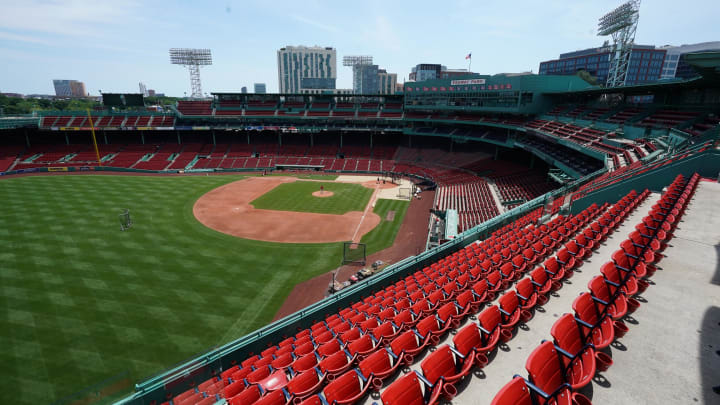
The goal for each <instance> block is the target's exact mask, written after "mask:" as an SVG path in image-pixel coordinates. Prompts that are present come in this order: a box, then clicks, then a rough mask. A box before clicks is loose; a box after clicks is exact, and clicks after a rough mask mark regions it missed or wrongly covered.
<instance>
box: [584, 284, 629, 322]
mask: <svg viewBox="0 0 720 405" xmlns="http://www.w3.org/2000/svg"><path fill="white" fill-rule="evenodd" d="M588 288H589V289H590V294H592V298H593V301H595V302H596V303H599V304H601V305H602V306H603V309H606V310H607V313H608V315H610V316H611V317H612V318H613V319H620V318H622V317H623V316H625V314H627V311H628V303H627V299H626V297H625V295H624V294H622V292H621V290H619V289H618V288H616V287H615V286H612V285H610V284H608V283H606V282H605V279H604V278H603V277H602V276H595V277H593V278H592V279H591V280H590V281H589V282H588ZM615 292H618V293H617V294H615Z"/></svg>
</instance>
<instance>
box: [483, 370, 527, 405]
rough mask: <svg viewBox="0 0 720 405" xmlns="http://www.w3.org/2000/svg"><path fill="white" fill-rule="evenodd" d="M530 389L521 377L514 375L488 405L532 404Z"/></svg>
mask: <svg viewBox="0 0 720 405" xmlns="http://www.w3.org/2000/svg"><path fill="white" fill-rule="evenodd" d="M532 404H533V401H532V398H531V397H530V389H529V388H528V386H527V384H525V380H524V379H523V378H522V377H515V378H513V379H512V380H510V382H509V383H507V384H505V386H503V387H502V388H500V391H498V393H497V394H495V398H493V400H492V402H491V403H490V405H532Z"/></svg>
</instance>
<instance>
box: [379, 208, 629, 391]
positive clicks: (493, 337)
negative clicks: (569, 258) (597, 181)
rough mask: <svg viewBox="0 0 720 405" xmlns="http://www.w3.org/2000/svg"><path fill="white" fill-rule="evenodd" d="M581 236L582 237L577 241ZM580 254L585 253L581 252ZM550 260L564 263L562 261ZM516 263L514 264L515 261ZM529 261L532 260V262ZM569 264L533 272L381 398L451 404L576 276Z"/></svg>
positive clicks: (586, 219)
mask: <svg viewBox="0 0 720 405" xmlns="http://www.w3.org/2000/svg"><path fill="white" fill-rule="evenodd" d="M621 203H622V200H621ZM593 208H595V209H596V208H597V207H593ZM614 208H617V207H614ZM602 211H603V210H602V209H599V210H598V209H596V210H595V214H596V215H599V214H600V213H601V212H602ZM575 219H577V217H576V218H575ZM591 219H592V217H591V216H587V217H585V222H584V223H587V222H589V221H590V220H591ZM566 225H567V224H566ZM577 226H578V227H579V226H580V224H577ZM575 229H578V228H575ZM588 230H589V228H588ZM582 236H583V234H582V233H580V234H579V235H578V238H582ZM571 243H575V241H571V242H570V243H568V244H566V245H565V248H564V249H563V250H561V251H560V252H559V253H558V255H560V254H561V252H563V251H564V250H570V249H571V247H570V246H569V245H570V244H571ZM583 249H584V248H583ZM575 253H576V254H585V253H584V252H583V253H580V252H577V251H576V252H575ZM541 257H542V256H537V257H536V258H535V260H541V259H540V258H541ZM551 259H556V260H559V257H558V258H551ZM513 262H514V263H513V266H514V265H515V260H513ZM530 263H532V262H528V264H530ZM566 265H567V266H568V267H567V272H563V273H562V274H561V273H552V272H550V271H549V270H547V269H543V268H542V267H538V268H536V269H535V270H533V272H531V276H530V277H527V278H524V279H523V280H522V281H520V282H519V283H517V286H516V290H511V291H508V292H507V293H505V294H504V295H503V296H502V297H500V299H499V300H498V305H492V306H490V307H488V308H487V309H485V310H484V311H483V312H482V313H480V315H478V323H477V324H476V323H470V324H468V325H467V326H466V327H464V328H463V329H461V330H460V331H458V332H457V334H456V335H455V336H454V337H453V346H454V347H451V346H449V345H444V346H442V347H440V348H438V349H437V350H436V351H435V352H434V353H433V354H431V355H429V356H428V357H427V358H426V359H425V360H423V363H422V364H421V369H422V373H419V372H414V373H410V374H408V375H406V376H404V377H402V378H401V379H400V380H398V381H396V382H395V383H393V384H392V385H390V386H389V387H388V388H387V389H386V390H385V391H384V392H383V393H382V394H381V398H382V399H383V403H384V404H388V405H389V404H391V403H396V402H397V401H398V400H400V399H402V400H403V401H409V402H411V403H416V404H428V405H432V404H435V403H437V402H438V401H439V399H440V398H444V399H446V400H451V399H452V397H453V396H454V395H455V394H456V393H457V390H456V388H455V385H456V384H457V383H458V382H459V381H460V380H462V379H463V378H464V377H465V376H467V375H468V374H469V373H470V371H471V370H472V368H473V367H480V368H481V367H484V366H485V365H486V364H487V363H488V357H487V355H488V354H489V353H490V352H492V351H493V350H495V347H497V345H498V344H499V343H500V342H503V343H506V342H508V341H509V340H510V339H512V330H513V329H514V328H515V327H516V325H517V324H518V323H519V322H520V321H521V320H522V321H523V322H527V321H529V319H530V318H531V317H532V313H531V312H530V311H531V310H532V309H533V308H534V307H535V306H536V305H544V303H545V302H546V301H547V294H548V293H549V292H550V291H554V290H557V289H558V288H560V287H561V286H562V284H560V282H559V281H560V280H562V279H563V278H569V277H570V276H571V274H572V270H571V267H572V266H574V264H571V263H567V264H566ZM516 270H520V269H516ZM517 274H522V272H520V273H517ZM553 277H557V278H556V279H553ZM511 279H512V278H511ZM511 279H508V280H511ZM490 299H492V297H491V298H490ZM428 376H430V377H429V378H428Z"/></svg>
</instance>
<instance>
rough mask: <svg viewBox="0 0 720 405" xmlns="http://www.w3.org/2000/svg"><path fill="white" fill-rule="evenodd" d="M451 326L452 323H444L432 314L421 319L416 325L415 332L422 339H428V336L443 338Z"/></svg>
mask: <svg viewBox="0 0 720 405" xmlns="http://www.w3.org/2000/svg"><path fill="white" fill-rule="evenodd" d="M451 326H452V322H443V321H442V320H441V319H440V318H439V317H438V316H437V315H435V314H431V315H428V316H426V317H425V318H423V319H421V320H420V322H418V323H417V325H415V330H416V331H417V332H418V333H419V334H420V336H421V337H422V338H426V337H427V336H428V334H430V335H432V336H442V335H443V334H444V333H445V332H447V331H448V330H450V327H451Z"/></svg>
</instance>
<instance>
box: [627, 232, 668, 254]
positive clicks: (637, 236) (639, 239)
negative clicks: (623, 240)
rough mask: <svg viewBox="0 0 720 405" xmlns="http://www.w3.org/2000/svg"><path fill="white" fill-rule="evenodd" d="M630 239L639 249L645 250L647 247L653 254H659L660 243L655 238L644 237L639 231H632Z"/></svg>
mask: <svg viewBox="0 0 720 405" xmlns="http://www.w3.org/2000/svg"><path fill="white" fill-rule="evenodd" d="M628 238H629V239H630V240H631V241H632V243H633V244H634V245H635V246H637V247H639V248H645V247H647V248H648V249H650V250H651V251H653V252H657V251H659V250H660V249H661V245H660V241H658V240H657V239H655V238H651V237H646V236H643V235H642V234H641V233H640V232H638V231H632V232H630V235H628Z"/></svg>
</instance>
